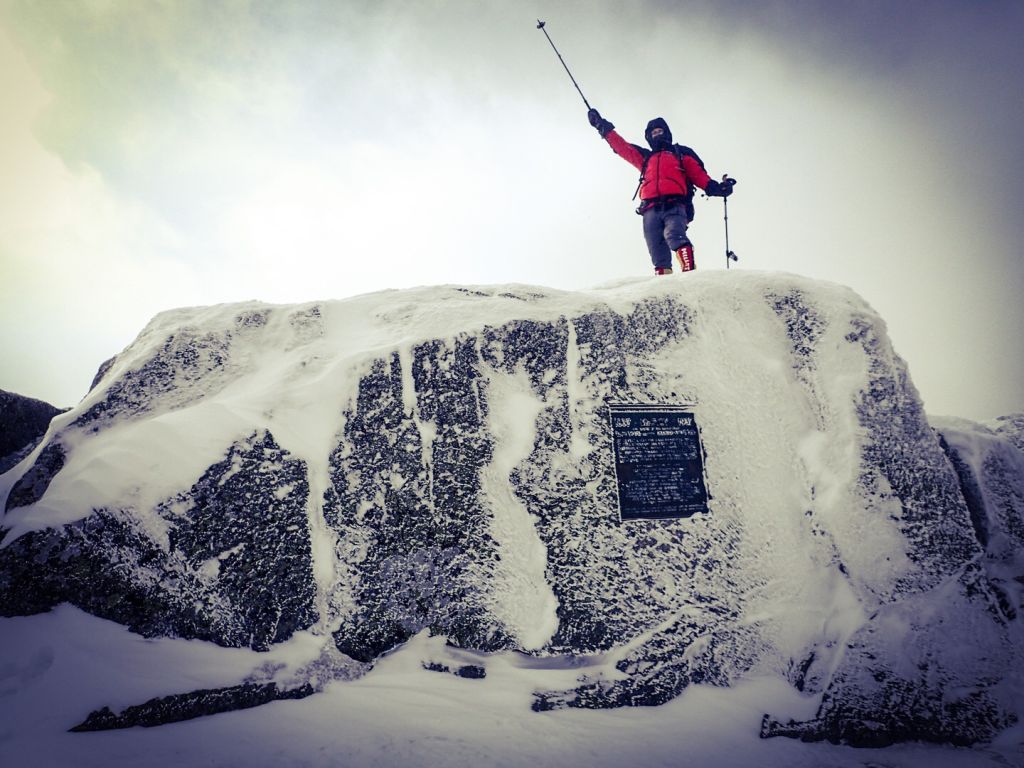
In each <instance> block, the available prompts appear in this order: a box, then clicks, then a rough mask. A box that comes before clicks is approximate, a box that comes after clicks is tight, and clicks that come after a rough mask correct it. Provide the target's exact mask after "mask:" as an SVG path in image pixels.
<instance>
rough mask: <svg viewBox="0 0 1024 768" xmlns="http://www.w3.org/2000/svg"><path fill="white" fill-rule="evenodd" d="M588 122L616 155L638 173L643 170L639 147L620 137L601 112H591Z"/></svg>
mask: <svg viewBox="0 0 1024 768" xmlns="http://www.w3.org/2000/svg"><path fill="white" fill-rule="evenodd" d="M587 120H589V121H590V124H591V125H592V126H594V127H595V128H596V129H597V132H598V133H599V134H601V138H602V139H604V140H605V141H607V142H608V144H609V146H611V148H612V151H613V152H615V154H616V155H618V156H619V157H621V158H622V159H623V160H625V161H626V162H627V163H629V164H630V165H632V166H633V167H634V168H636V169H637V170H638V171H639V170H643V167H644V154H643V152H641V151H640V148H639V147H637V146H636V145H634V144H630V143H629V142H628V141H626V140H625V139H624V138H622V137H621V136H619V134H617V133H616V132H615V126H614V125H612V124H611V123H610V122H608V121H607V120H605V119H604V118H603V117H601V113H600V112H598V111H597V110H596V109H592V110H590V111H589V112H588V113H587Z"/></svg>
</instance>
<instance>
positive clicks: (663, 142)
mask: <svg viewBox="0 0 1024 768" xmlns="http://www.w3.org/2000/svg"><path fill="white" fill-rule="evenodd" d="M654 128H661V129H662V130H663V131H665V133H664V134H662V136H661V138H660V139H659V141H658V145H657V146H655V145H654V142H652V141H651V130H653V129H654ZM644 138H645V139H647V143H648V144H650V145H651V149H664V148H665V147H669V146H671V145H672V130H671V129H670V128H669V127H668V123H666V122H665V119H664V118H661V117H656V118H654V119H653V120H651V122H649V123H648V124H647V130H645V131H644Z"/></svg>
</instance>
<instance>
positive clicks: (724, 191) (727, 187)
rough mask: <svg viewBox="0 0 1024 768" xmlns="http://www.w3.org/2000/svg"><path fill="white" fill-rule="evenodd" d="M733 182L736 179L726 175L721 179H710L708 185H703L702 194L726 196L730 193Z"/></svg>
mask: <svg viewBox="0 0 1024 768" xmlns="http://www.w3.org/2000/svg"><path fill="white" fill-rule="evenodd" d="M735 184H736V179H730V178H729V177H728V176H726V177H725V178H724V179H723V180H722V181H715V180H714V179H711V181H709V182H708V185H707V186H706V187H704V194H705V195H707V196H708V197H728V196H729V195H731V194H732V188H733V186H735Z"/></svg>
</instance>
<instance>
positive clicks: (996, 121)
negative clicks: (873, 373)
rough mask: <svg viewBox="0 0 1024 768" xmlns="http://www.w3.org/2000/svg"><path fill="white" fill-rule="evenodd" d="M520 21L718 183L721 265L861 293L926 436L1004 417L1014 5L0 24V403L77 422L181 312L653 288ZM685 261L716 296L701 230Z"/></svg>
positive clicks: (582, 130)
mask: <svg viewBox="0 0 1024 768" xmlns="http://www.w3.org/2000/svg"><path fill="white" fill-rule="evenodd" d="M538 18H542V19H545V20H546V21H547V23H548V27H547V29H548V31H549V33H550V34H551V36H552V38H553V39H554V41H555V43H556V44H557V45H558V47H559V49H560V50H561V52H562V55H563V56H564V57H565V59H566V61H567V63H568V64H569V66H570V67H571V68H572V70H573V73H574V74H575V76H576V79H577V81H578V82H579V84H580V86H581V87H582V89H583V92H584V93H585V94H586V96H587V99H588V100H589V101H590V103H591V104H592V105H593V106H596V107H597V108H599V109H600V110H601V111H602V113H603V114H604V115H605V116H606V117H607V118H608V119H610V120H611V121H612V122H614V123H615V124H616V125H617V126H618V128H619V132H620V133H622V134H623V135H624V136H625V137H626V138H627V139H630V140H633V141H642V132H643V127H644V125H645V124H646V122H647V121H648V120H649V119H650V118H652V117H654V116H659V115H660V116H662V117H664V118H665V119H666V120H667V121H668V122H669V124H670V126H671V127H672V129H673V133H674V137H675V139H676V140H677V141H679V142H681V143H684V144H688V145H690V146H692V147H694V148H695V149H696V150H697V151H698V152H699V153H700V154H701V156H702V157H703V159H704V160H705V162H706V163H707V165H708V169H709V171H710V172H711V173H712V174H713V175H715V176H720V175H721V174H722V173H725V172H728V173H729V174H730V175H732V176H734V177H736V178H737V179H739V186H738V187H737V191H736V194H735V196H734V197H733V198H732V199H731V201H730V208H729V214H730V222H729V223H730V245H731V246H732V247H733V249H734V250H735V251H736V252H737V253H738V254H739V256H740V262H739V265H738V268H741V269H754V270H780V271H785V272H794V273H799V274H803V275H808V276H811V277H815V278H821V279H825V280H831V281H835V282H840V283H843V284H845V285H849V286H850V287H852V288H853V289H854V290H856V291H857V292H859V293H860V294H861V295H862V296H864V297H865V298H866V299H867V300H868V301H869V302H870V303H871V304H872V305H873V306H874V307H875V308H876V309H878V310H879V311H880V312H881V314H882V315H883V316H884V317H885V318H886V320H887V323H888V326H889V330H890V334H891V336H892V337H893V340H894V343H895V345H896V349H897V352H899V353H900V354H901V355H902V356H903V357H904V358H905V359H906V360H907V361H908V363H909V365H910V370H911V375H912V377H913V379H914V382H915V383H916V385H917V386H918V388H919V389H920V391H921V393H922V395H923V396H924V399H925V405H926V408H927V409H928V411H929V412H930V413H935V414H948V415H955V416H965V417H968V418H974V419H982V420H984V419H988V418H992V417H994V416H997V415H1001V414H1005V413H1009V412H1012V411H1020V410H1024V342H1022V340H1021V337H1022V333H1024V301H1022V300H1021V297H1022V296H1024V262H1022V248H1021V244H1022V243H1024V206H1022V204H1021V201H1022V194H1024V53H1022V50H1024V46H1022V45H1021V43H1020V41H1021V40H1022V39H1024V3H1021V2H1019V0H988V1H986V0H958V1H954V0H927V1H926V0H889V1H888V2H880V1H879V2H876V1H874V0H860V1H858V0H852V1H849V2H844V3H836V2H830V1H826V0H822V1H821V2H811V1H810V0H779V1H778V2H772V1H771V0H757V1H754V0H751V1H750V2H740V1H739V0H715V1H714V2H711V0H708V1H707V2H701V1H700V0H691V1H690V2H685V3H683V2H668V1H667V0H661V1H658V0H646V1H644V2H557V3H555V2H546V3H545V2H469V1H468V0H465V1H450V2H392V1H389V0H381V1H380V2H354V1H352V2H345V1H344V0H340V1H338V2H335V1H328V0H323V2H315V1H307V2H288V1H287V0H279V1H276V2H270V1H269V0H268V1H267V2H255V1H250V2H247V1H244V0H231V1H224V2H213V1H212V0H211V1H210V2H202V1H200V0H194V1H186V0H180V1H171V0H151V1H148V2H147V1H145V0H67V1H66V2H63V1H60V0H51V1H48V2H11V1H10V0H0V98H2V101H0V107H2V114H0V118H2V119H0V168H2V173H0V328H2V329H3V331H2V333H0V388H2V389H7V390H13V391H16V392H20V393H22V394H26V395H30V396H33V397H39V398H42V399H45V400H49V401H51V402H53V403H54V404H56V405H61V406H67V405H73V404H74V403H76V402H77V401H78V400H79V399H80V398H81V397H83V396H84V394H85V392H86V390H87V388H88V386H89V383H90V381H91V379H92V376H93V374H94V373H95V370H96V369H97V367H98V366H99V364H100V363H101V362H103V360H105V359H106V358H108V357H110V356H112V355H114V354H116V353H117V352H119V351H120V350H121V349H122V348H123V347H125V346H126V345H127V344H128V343H129V342H130V341H131V340H132V339H133V338H134V336H135V335H136V334H137V333H138V332H139V331H140V330H141V329H142V327H143V326H144V325H145V323H146V322H147V321H148V320H149V319H150V318H151V317H152V316H153V315H154V314H155V313H157V312H159V311H162V310H164V309H169V308H173V307H178V306H187V305H196V304H210V303H220V302H228V301H241V300H248V299H261V300H264V301H270V302H302V301H311V300H315V299H330V298H343V297H346V296H351V295H354V294H358V293H364V292H367V291H376V290H382V289H387V288H402V287H408V286H414V285H424V284H440V283H464V284H465V283H468V284H482V283H506V282H518V283H531V284H538V285H547V286H553V287H557V288H569V289H572V288H588V287H592V286H595V285H598V284H600V283H603V282H607V281H609V280H614V279H617V278H621V277H624V276H630V275H646V274H649V273H650V271H651V268H650V262H649V259H648V256H647V253H646V249H645V247H644V244H643V238H642V235H641V231H640V219H639V217H637V216H636V215H634V214H633V208H634V206H635V204H634V203H633V202H631V200H630V197H631V195H632V194H633V191H634V189H635V187H636V172H635V171H634V170H633V169H632V168H631V167H630V166H628V165H626V163H624V162H623V161H621V160H619V159H618V158H616V157H615V156H614V155H612V153H611V151H610V150H609V149H608V147H607V146H606V145H605V144H604V143H603V142H602V141H601V140H600V139H599V138H598V136H597V134H596V132H594V130H593V129H592V128H591V127H590V126H589V125H588V124H587V121H586V108H585V107H584V105H583V103H582V100H581V99H580V98H579V95H578V94H577V93H576V91H575V90H574V89H573V87H572V83H571V82H570V81H569V79H568V77H567V76H566V74H565V72H564V70H563V69H562V67H561V65H560V64H559V62H558V60H557V58H556V57H555V55H554V53H553V52H552V50H551V48H550V47H549V45H548V43H547V41H546V40H545V39H544V36H543V34H542V33H541V32H539V31H538V30H537V29H536V19H538ZM691 235H692V238H693V240H694V242H695V244H696V248H697V260H698V266H699V268H701V269H723V268H724V266H725V260H724V257H723V255H722V254H723V252H724V232H723V221H722V205H721V202H720V201H718V200H704V199H699V200H698V201H697V216H696V221H695V222H694V224H693V226H692V229H691ZM672 279H678V280H680V290H681V291H682V290H685V282H684V278H683V277H681V276H679V275H674V276H673V278H672Z"/></svg>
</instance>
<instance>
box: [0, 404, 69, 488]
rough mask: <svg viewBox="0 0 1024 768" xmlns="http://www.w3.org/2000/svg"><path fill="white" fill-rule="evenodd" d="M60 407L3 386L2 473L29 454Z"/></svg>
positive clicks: (0, 411)
mask: <svg viewBox="0 0 1024 768" xmlns="http://www.w3.org/2000/svg"><path fill="white" fill-rule="evenodd" d="M58 413H60V409H59V408H56V407H54V406H52V405H50V404H49V403H46V402H43V401H42V400H36V399H35V398H32V397H25V396H24V395H19V394H17V393H15V392H6V391H4V390H2V389H0V474H3V473H4V472H6V471H7V470H8V469H10V468H11V467H13V466H14V465H15V464H17V463H18V462H20V461H21V460H22V459H23V458H25V456H27V455H28V454H29V452H30V451H31V450H32V448H34V447H35V444H36V443H38V442H39V440H40V438H42V436H43V435H44V434H45V432H46V427H47V426H48V425H49V423H50V419H52V418H53V417H54V416H56V415H57V414H58Z"/></svg>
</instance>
